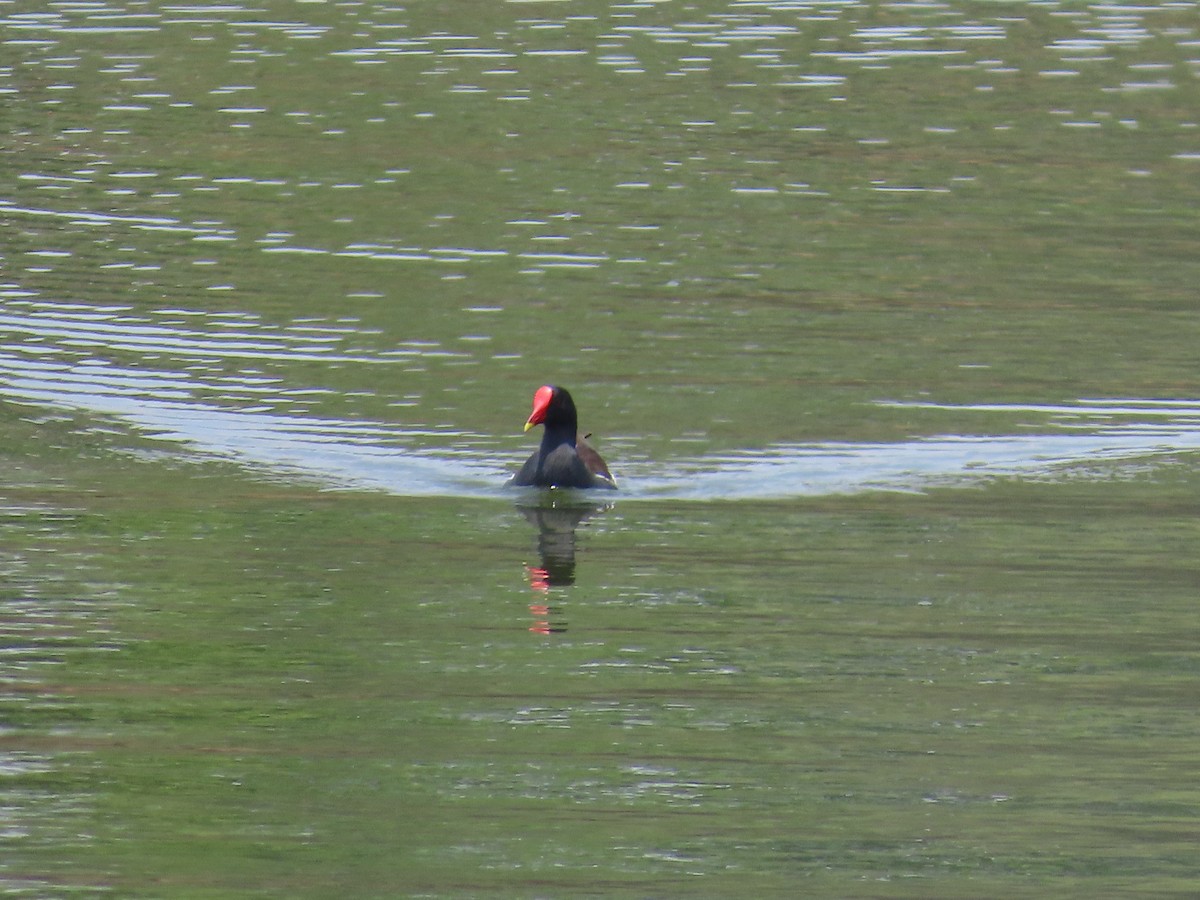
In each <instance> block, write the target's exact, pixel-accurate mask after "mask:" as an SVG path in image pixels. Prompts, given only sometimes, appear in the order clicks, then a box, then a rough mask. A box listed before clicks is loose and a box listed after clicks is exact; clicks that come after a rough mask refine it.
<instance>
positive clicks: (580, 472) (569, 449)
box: [509, 386, 617, 490]
mask: <svg viewBox="0 0 1200 900" xmlns="http://www.w3.org/2000/svg"><path fill="white" fill-rule="evenodd" d="M543 391H549V392H550V393H549V394H546V395H543V393H542V392H543ZM536 424H541V425H542V426H544V431H543V433H542V442H541V444H540V445H539V446H538V448H537V450H536V451H534V453H533V455H532V456H530V457H529V459H527V460H526V461H525V465H523V466H522V467H521V470H520V471H519V472H517V474H516V475H514V476H513V478H512V480H511V481H510V482H509V483H510V484H513V485H516V486H519V487H521V486H527V487H558V488H608V489H610V490H614V489H615V488H616V486H617V485H616V482H615V481H614V480H613V477H612V475H611V474H610V473H609V471H608V466H607V465H605V463H604V460H603V459H601V458H600V454H599V453H597V452H596V451H595V449H593V448H592V446H591V445H590V444H588V442H587V441H586V440H585V439H584V438H582V437H580V436H579V435H578V433H577V432H578V417H577V414H576V412H575V402H574V401H573V400H572V399H571V395H570V394H569V393H567V391H566V390H565V389H564V388H560V387H549V386H547V387H545V388H542V389H541V390H540V391H539V392H538V394H537V395H535V397H534V411H533V415H531V416H530V417H529V421H528V422H527V423H526V428H529V427H532V426H533V425H536Z"/></svg>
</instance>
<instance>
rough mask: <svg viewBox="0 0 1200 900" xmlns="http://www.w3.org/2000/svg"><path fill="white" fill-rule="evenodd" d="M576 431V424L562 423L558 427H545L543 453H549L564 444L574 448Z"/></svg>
mask: <svg viewBox="0 0 1200 900" xmlns="http://www.w3.org/2000/svg"><path fill="white" fill-rule="evenodd" d="M576 430H577V427H576V425H575V423H574V422H560V423H558V424H556V425H552V426H547V427H545V428H544V429H543V433H542V452H543V453H549V452H550V451H551V450H553V449H555V448H556V447H559V446H561V445H563V444H570V445H571V446H572V447H574V446H575V432H576Z"/></svg>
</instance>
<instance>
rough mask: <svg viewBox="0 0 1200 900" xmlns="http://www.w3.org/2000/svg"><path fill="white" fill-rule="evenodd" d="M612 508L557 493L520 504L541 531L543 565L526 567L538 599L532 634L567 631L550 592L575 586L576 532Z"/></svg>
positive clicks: (533, 606)
mask: <svg viewBox="0 0 1200 900" xmlns="http://www.w3.org/2000/svg"><path fill="white" fill-rule="evenodd" d="M611 508H612V504H611V503H596V502H595V501H590V500H583V499H581V498H578V497H576V496H572V495H571V494H566V495H563V494H560V493H559V492H556V491H543V492H541V493H540V494H539V495H538V496H536V497H531V498H528V499H524V500H521V501H518V502H517V509H519V510H520V511H521V515H523V516H524V517H525V520H526V521H527V522H529V524H530V525H533V526H534V527H535V528H537V547H538V562H539V564H538V565H535V566H526V567H525V571H526V575H527V576H528V578H529V587H530V589H531V590H532V591H533V592H534V593H535V595H536V600H535V602H533V603H531V604H530V606H529V610H530V612H532V613H533V615H534V616H535V618H536V619H537V621H536V622H535V623H534V625H533V626H531V627H530V629H529V630H530V631H533V632H536V633H539V634H553V633H556V632H561V631H566V630H567V626H566V623H565V622H564V621H563V620H562V609H561V608H560V607H557V606H554V605H551V604H550V603H548V602H547V601H548V600H549V599H550V596H549V595H550V591H551V589H553V588H564V587H570V586H571V585H573V584H574V583H575V532H576V530H577V529H578V528H579V526H580V525H581V524H583V522H585V521H586V520H587V519H590V518H591V517H592V516H595V515H597V514H599V513H602V512H604V511H606V510H608V509H611Z"/></svg>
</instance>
